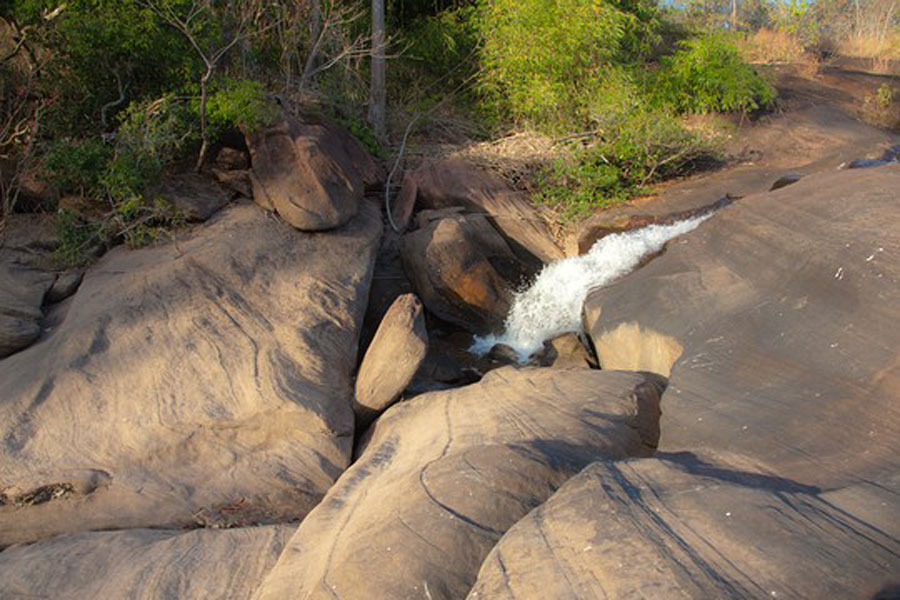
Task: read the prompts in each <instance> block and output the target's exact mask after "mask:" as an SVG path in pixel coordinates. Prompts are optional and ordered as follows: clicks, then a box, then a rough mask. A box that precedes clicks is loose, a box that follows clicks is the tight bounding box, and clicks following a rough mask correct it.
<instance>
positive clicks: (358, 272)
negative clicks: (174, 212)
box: [0, 203, 381, 545]
mask: <svg viewBox="0 0 900 600" xmlns="http://www.w3.org/2000/svg"><path fill="white" fill-rule="evenodd" d="M380 231H381V220H380V217H379V215H378V212H377V210H376V209H375V208H373V207H369V206H366V207H365V208H364V209H363V211H362V212H361V213H360V215H359V216H358V217H356V218H355V219H354V220H353V221H351V222H350V223H349V224H348V225H347V226H345V227H343V228H341V229H338V230H335V231H333V232H329V233H327V234H303V233H300V232H297V231H296V230H294V229H293V228H291V227H289V226H288V225H286V224H284V223H283V222H281V221H280V220H278V219H274V218H272V217H271V216H268V215H266V213H264V212H263V211H261V210H259V209H258V207H256V206H254V205H252V204H249V203H243V204H237V205H232V206H231V207H229V208H227V209H225V210H223V211H222V212H220V213H218V214H217V215H216V216H214V217H213V218H212V219H211V220H210V221H209V222H207V223H206V224H205V225H203V226H200V227H198V228H197V229H196V230H195V231H194V232H193V233H192V234H191V235H190V237H189V238H188V239H179V240H178V242H177V243H171V244H166V245H162V246H157V247H151V248H145V249H142V250H134V251H132V250H127V249H125V248H117V249H114V250H112V251H111V252H109V253H108V254H107V256H106V257H104V258H103V259H102V260H101V261H100V262H99V263H97V264H96V265H95V266H94V267H93V268H92V269H91V270H90V271H89V272H88V273H87V274H86V275H85V277H84V281H83V283H82V284H81V289H80V290H79V292H78V294H76V295H75V296H74V297H73V298H72V299H71V300H70V301H69V302H67V303H63V304H61V305H59V307H58V309H57V310H56V312H55V313H54V314H51V315H50V316H51V317H53V316H55V318H56V320H57V321H59V324H58V325H56V326H55V327H54V328H53V330H52V332H50V333H49V334H48V335H46V336H44V338H43V339H42V340H41V341H40V342H39V343H37V344H36V345H34V346H32V347H30V348H28V349H27V350H25V351H23V352H20V353H18V354H16V355H14V356H11V357H9V358H7V359H5V360H3V361H0V389H2V390H3V393H2V395H0V545H6V544H10V543H15V542H21V541H29V540H34V539H38V538H42V537H47V536H51V535H56V534H61V533H69V532H77V531H82V530H89V529H111V528H126V527H180V526H185V525H192V524H195V523H197V522H201V523H204V524H208V525H216V524H217V522H216V518H215V517H214V516H212V517H208V516H204V515H210V514H212V515H215V513H216V509H217V507H221V506H223V505H227V506H236V510H237V512H238V513H240V512H241V511H245V512H247V513H248V514H252V515H254V519H253V520H263V521H265V520H274V519H286V518H299V517H302V516H303V515H304V514H305V513H306V512H307V511H308V510H310V509H311V508H312V507H313V506H314V505H315V504H316V503H318V501H319V499H320V498H321V497H322V495H323V494H324V493H325V491H326V490H327V489H328V488H329V487H330V486H331V484H332V482H333V481H334V480H335V479H336V478H337V477H338V476H339V475H340V473H341V472H342V471H343V469H344V468H345V467H346V466H347V464H348V462H349V459H350V453H351V446H352V436H353V414H352V409H351V399H352V380H351V372H352V370H353V369H354V367H355V366H356V359H355V354H356V346H357V337H358V329H359V325H360V323H361V320H362V316H363V311H364V308H365V303H366V295H367V293H368V287H369V281H370V279H371V270H372V263H373V260H374V254H375V250H376V248H377V244H378V238H379V235H380ZM260 514H261V515H262V516H261V517H259V516H258V515H260ZM235 518H237V519H238V520H240V514H237V515H236V516H235Z"/></svg>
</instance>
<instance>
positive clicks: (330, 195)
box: [247, 117, 379, 231]
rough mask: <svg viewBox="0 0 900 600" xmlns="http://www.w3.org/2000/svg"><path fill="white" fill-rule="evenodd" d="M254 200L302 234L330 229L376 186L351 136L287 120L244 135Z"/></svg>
mask: <svg viewBox="0 0 900 600" xmlns="http://www.w3.org/2000/svg"><path fill="white" fill-rule="evenodd" d="M247 146H248V147H249V148H250V156H251V162H252V164H253V169H252V176H251V180H252V182H253V199H254V200H255V201H256V202H258V203H259V204H261V205H262V206H263V207H265V208H268V209H270V210H276V211H277V212H278V214H279V215H281V216H282V218H284V220H286V221H287V222H288V223H290V224H291V225H293V226H294V227H296V228H298V229H301V230H304V231H319V230H324V229H332V228H334V227H338V226H339V225H342V224H344V223H346V222H347V221H348V220H349V219H351V218H352V217H353V216H354V215H355V214H356V213H357V212H358V211H359V206H360V201H361V200H362V197H363V192H364V188H365V186H366V185H374V184H375V183H377V181H378V175H379V174H378V171H377V168H376V167H375V164H374V162H373V161H372V158H371V157H370V156H369V155H368V153H367V152H366V151H365V149H364V148H363V147H362V145H361V144H359V142H358V141H356V140H355V139H354V138H353V136H351V135H350V134H349V133H347V132H345V131H343V130H342V129H341V128H340V127H337V126H336V125H334V124H333V123H331V122H329V121H326V120H324V119H320V118H313V117H304V118H301V119H297V118H288V119H286V120H283V121H281V122H279V123H277V124H276V125H274V126H272V127H269V128H267V129H263V130H260V131H258V132H255V133H253V134H251V135H248V136H247Z"/></svg>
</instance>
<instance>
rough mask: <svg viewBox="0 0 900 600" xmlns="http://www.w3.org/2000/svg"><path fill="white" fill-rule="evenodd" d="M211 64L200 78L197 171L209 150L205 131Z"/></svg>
mask: <svg viewBox="0 0 900 600" xmlns="http://www.w3.org/2000/svg"><path fill="white" fill-rule="evenodd" d="M213 66H214V65H210V64H207V65H206V73H204V74H203V77H201V78H200V140H201V141H200V155H199V156H197V166H196V167H195V170H196V171H197V172H198V173H199V172H200V170H201V169H202V168H203V163H204V162H205V161H206V153H207V152H208V151H209V136H208V135H207V132H206V101H207V98H208V96H209V80H210V79H211V78H212V73H213Z"/></svg>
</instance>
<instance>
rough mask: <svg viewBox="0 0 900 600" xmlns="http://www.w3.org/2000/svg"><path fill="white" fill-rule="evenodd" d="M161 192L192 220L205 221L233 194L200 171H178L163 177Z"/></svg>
mask: <svg viewBox="0 0 900 600" xmlns="http://www.w3.org/2000/svg"><path fill="white" fill-rule="evenodd" d="M160 192H161V193H162V195H163V197H165V198H166V199H167V200H169V201H170V202H172V203H173V204H174V205H175V206H176V207H177V208H178V209H180V210H181V211H182V212H183V213H184V215H185V216H186V217H187V218H188V220H191V221H205V220H207V219H208V218H210V217H211V216H213V214H215V213H216V212H218V211H219V210H221V209H222V208H223V207H224V206H225V205H226V204H228V202H229V200H231V194H230V193H229V192H228V190H226V189H225V188H223V187H222V186H221V185H219V184H218V183H217V182H216V181H215V180H213V179H212V178H210V177H208V176H206V175H201V174H200V173H193V172H189V173H176V174H173V175H169V176H166V177H165V178H164V179H163V183H162V186H161V190H160Z"/></svg>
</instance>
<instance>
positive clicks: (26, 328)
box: [0, 214, 58, 359]
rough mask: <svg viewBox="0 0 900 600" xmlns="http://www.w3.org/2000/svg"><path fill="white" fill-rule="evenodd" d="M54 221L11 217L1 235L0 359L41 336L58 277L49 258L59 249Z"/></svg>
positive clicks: (37, 216) (35, 217) (39, 217)
mask: <svg viewBox="0 0 900 600" xmlns="http://www.w3.org/2000/svg"><path fill="white" fill-rule="evenodd" d="M57 244H58V240H57V238H56V235H55V232H54V227H53V223H52V219H50V218H48V217H44V216H39V215H15V214H13V215H9V216H8V217H7V218H6V224H5V226H4V228H3V230H2V232H0V359H2V358H3V357H6V356H9V355H10V354H13V353H15V352H18V351H19V350H22V349H23V348H27V347H28V346H30V345H31V344H33V343H34V342H35V341H36V340H37V339H38V338H39V337H40V335H41V324H40V323H41V319H42V318H43V316H44V313H43V311H42V310H41V305H42V304H43V303H44V297H45V295H46V294H47V292H48V290H50V289H51V288H52V287H53V284H54V282H55V281H56V275H55V274H54V273H52V272H50V271H49V270H48V269H49V267H50V260H49V255H50V252H51V251H52V250H53V249H54V248H55V247H56V245H57Z"/></svg>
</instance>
